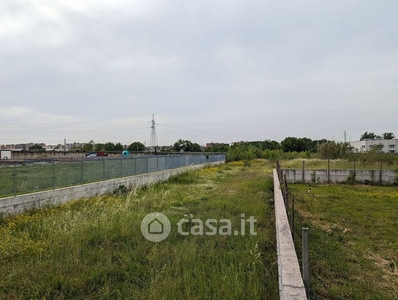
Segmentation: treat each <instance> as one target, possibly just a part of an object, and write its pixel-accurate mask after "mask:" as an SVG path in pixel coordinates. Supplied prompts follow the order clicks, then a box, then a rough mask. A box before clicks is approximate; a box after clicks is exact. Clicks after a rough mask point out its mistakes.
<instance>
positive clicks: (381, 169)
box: [380, 161, 383, 185]
mask: <svg viewBox="0 0 398 300" xmlns="http://www.w3.org/2000/svg"><path fill="white" fill-rule="evenodd" d="M382 184H383V161H380V185H382Z"/></svg>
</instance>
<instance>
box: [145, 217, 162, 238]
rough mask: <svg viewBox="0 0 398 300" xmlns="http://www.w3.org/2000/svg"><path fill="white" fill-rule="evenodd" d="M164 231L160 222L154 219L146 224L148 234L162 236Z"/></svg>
mask: <svg viewBox="0 0 398 300" xmlns="http://www.w3.org/2000/svg"><path fill="white" fill-rule="evenodd" d="M163 231H164V225H163V223H162V222H160V221H159V220H158V218H155V219H154V220H152V222H150V223H149V224H148V232H149V233H150V234H162V233H163Z"/></svg>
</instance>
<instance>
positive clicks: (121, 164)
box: [120, 156, 123, 177]
mask: <svg viewBox="0 0 398 300" xmlns="http://www.w3.org/2000/svg"><path fill="white" fill-rule="evenodd" d="M120 177H123V156H122V157H121V158H120Z"/></svg>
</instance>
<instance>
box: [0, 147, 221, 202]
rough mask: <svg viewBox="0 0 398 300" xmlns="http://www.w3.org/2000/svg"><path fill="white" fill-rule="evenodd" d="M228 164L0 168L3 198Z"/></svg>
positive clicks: (164, 160)
mask: <svg viewBox="0 0 398 300" xmlns="http://www.w3.org/2000/svg"><path fill="white" fill-rule="evenodd" d="M224 160H225V155H224V154H207V155H206V154H204V155H189V154H184V155H182V154H181V155H153V156H136V157H97V158H89V159H84V160H80V161H73V162H57V161H47V162H43V161H42V162H30V163H29V162H24V163H22V164H14V165H7V166H3V167H1V168H0V198H1V197H7V196H12V195H14V196H15V195H17V194H26V193H32V192H38V191H43V190H51V189H56V188H61V187H67V186H72V185H78V184H84V183H90V182H96V181H102V180H108V179H115V178H121V177H126V176H133V175H139V174H145V173H152V172H158V171H163V170H168V169H175V168H180V167H185V166H189V165H199V164H206V163H212V162H221V161H224Z"/></svg>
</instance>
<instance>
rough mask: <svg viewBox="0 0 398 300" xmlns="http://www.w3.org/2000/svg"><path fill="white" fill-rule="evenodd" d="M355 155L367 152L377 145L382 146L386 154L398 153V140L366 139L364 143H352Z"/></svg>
mask: <svg viewBox="0 0 398 300" xmlns="http://www.w3.org/2000/svg"><path fill="white" fill-rule="evenodd" d="M350 144H351V147H352V150H353V152H354V153H361V152H367V151H369V150H371V149H372V147H374V146H375V145H382V146H383V147H382V146H380V147H382V148H381V150H382V151H383V152H385V153H398V139H391V140H385V139H374V140H372V139H365V140H362V141H356V142H350Z"/></svg>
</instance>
